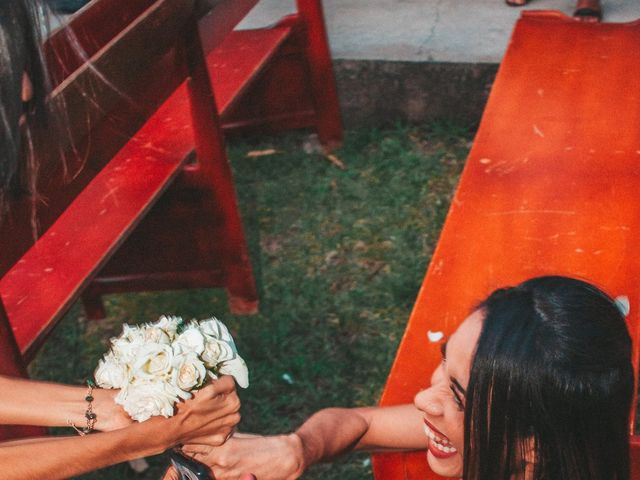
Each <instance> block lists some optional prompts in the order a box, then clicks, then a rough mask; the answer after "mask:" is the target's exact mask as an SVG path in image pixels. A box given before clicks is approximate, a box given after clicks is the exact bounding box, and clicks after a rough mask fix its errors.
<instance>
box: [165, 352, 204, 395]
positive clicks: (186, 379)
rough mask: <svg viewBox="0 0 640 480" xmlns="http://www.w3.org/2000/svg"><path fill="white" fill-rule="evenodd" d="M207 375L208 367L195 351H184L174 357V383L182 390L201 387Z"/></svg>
mask: <svg viewBox="0 0 640 480" xmlns="http://www.w3.org/2000/svg"><path fill="white" fill-rule="evenodd" d="M206 376H207V369H206V368H205V366H204V363H203V362H202V360H200V358H198V355H196V354H195V353H193V352H189V353H183V354H180V355H176V356H175V357H174V358H173V371H172V375H171V377H172V383H173V385H175V386H176V387H178V388H179V389H180V390H183V391H187V392H188V391H191V390H192V389H193V388H197V387H199V386H200V385H202V383H203V382H204V380H205V379H206Z"/></svg>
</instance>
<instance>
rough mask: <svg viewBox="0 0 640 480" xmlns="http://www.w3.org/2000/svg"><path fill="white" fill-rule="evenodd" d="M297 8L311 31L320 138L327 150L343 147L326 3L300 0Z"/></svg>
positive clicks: (310, 51)
mask: <svg viewBox="0 0 640 480" xmlns="http://www.w3.org/2000/svg"><path fill="white" fill-rule="evenodd" d="M297 5H298V12H299V14H300V15H301V16H302V18H303V19H304V20H305V24H306V28H307V36H308V38H307V42H308V43H307V58H308V61H309V70H310V72H311V85H312V90H313V97H314V102H315V107H316V112H317V115H318V126H317V128H318V137H319V139H320V141H321V142H322V144H323V145H325V146H326V147H327V148H329V149H331V148H335V147H338V146H339V145H340V144H341V143H342V119H341V115H340V104H339V101H338V90H337V88H336V80H335V75H334V73H333V64H332V62H331V53H330V51H329V42H328V37H327V29H326V27H325V23H324V14H323V11H322V2H321V1H320V0H297Z"/></svg>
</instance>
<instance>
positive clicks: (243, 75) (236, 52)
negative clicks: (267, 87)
mask: <svg viewBox="0 0 640 480" xmlns="http://www.w3.org/2000/svg"><path fill="white" fill-rule="evenodd" d="M290 34H291V28H290V27H274V28H270V29H261V30H239V31H235V32H232V33H231V34H229V36H228V37H227V38H226V39H225V40H224V42H222V44H221V45H220V46H219V47H218V48H216V49H214V50H213V51H212V52H211V53H209V55H207V66H208V68H209V75H210V76H211V83H212V84H213V91H214V94H215V97H216V104H217V105H218V111H219V112H220V113H221V115H224V114H225V113H227V112H228V111H229V110H230V109H231V108H232V107H233V104H234V102H235V101H237V100H238V99H239V98H240V97H241V96H242V94H243V93H244V92H245V91H246V90H247V88H248V87H249V85H250V83H251V81H252V80H253V79H255V78H256V77H257V76H258V75H259V74H260V72H261V71H262V70H263V68H264V67H265V65H267V64H268V62H269V60H270V59H271V57H272V56H273V55H274V54H275V53H276V52H277V49H278V48H279V47H280V46H281V45H282V44H283V43H284V41H285V40H286V39H287V38H288V37H289V35H290Z"/></svg>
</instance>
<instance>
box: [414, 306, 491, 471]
mask: <svg viewBox="0 0 640 480" xmlns="http://www.w3.org/2000/svg"><path fill="white" fill-rule="evenodd" d="M483 318H484V314H483V313H482V311H479V310H477V311H475V312H474V313H472V314H471V315H469V316H468V317H467V318H466V319H465V321H464V322H462V324H461V325H460V327H458V329H457V330H456V331H455V333H454V334H453V335H451V337H449V340H448V341H447V343H446V344H444V345H443V349H442V350H443V358H442V363H441V364H440V365H439V366H438V368H437V369H436V371H435V372H434V373H433V375H432V377H431V387H429V388H427V389H426V390H423V391H421V392H420V393H418V394H417V395H416V397H415V400H414V403H415V405H416V407H417V408H418V410H420V411H421V412H422V413H423V415H424V423H425V433H426V435H427V437H429V448H428V451H427V461H428V462H429V466H430V467H431V469H432V470H433V471H434V472H435V473H437V474H439V475H442V476H445V477H460V476H462V468H463V458H462V453H463V451H464V405H465V392H466V389H467V385H468V384H469V373H470V371H471V362H472V360H473V356H474V353H475V350H476V345H477V343H478V338H479V337H480V331H481V329H482V321H483Z"/></svg>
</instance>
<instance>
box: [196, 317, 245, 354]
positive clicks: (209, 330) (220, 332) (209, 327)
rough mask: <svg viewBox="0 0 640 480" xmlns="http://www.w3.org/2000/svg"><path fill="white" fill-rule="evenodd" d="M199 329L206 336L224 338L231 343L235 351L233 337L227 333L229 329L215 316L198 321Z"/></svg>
mask: <svg viewBox="0 0 640 480" xmlns="http://www.w3.org/2000/svg"><path fill="white" fill-rule="evenodd" d="M200 331H202V333H203V334H204V335H205V336H207V337H210V338H215V339H218V340H224V341H225V342H227V343H229V344H230V345H231V348H233V351H234V352H235V351H236V346H235V344H234V342H233V337H232V336H231V334H230V333H229V329H228V328H227V326H226V325H225V324H224V323H222V322H221V321H220V320H218V319H217V318H216V317H211V318H210V319H208V320H203V321H202V322H200Z"/></svg>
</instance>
